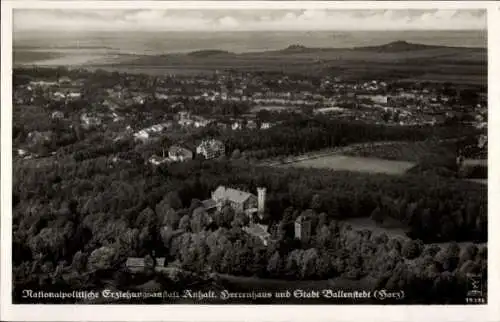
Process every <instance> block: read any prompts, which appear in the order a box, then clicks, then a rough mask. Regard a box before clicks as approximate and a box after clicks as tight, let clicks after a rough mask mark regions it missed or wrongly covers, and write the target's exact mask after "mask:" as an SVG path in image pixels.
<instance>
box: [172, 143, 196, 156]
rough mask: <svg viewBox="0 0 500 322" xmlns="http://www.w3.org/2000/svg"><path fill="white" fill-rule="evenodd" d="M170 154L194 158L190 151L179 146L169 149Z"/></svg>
mask: <svg viewBox="0 0 500 322" xmlns="http://www.w3.org/2000/svg"><path fill="white" fill-rule="evenodd" d="M168 153H169V154H172V155H176V156H181V155H183V156H192V155H193V152H191V151H189V150H188V149H185V148H183V147H180V146H178V145H173V146H171V147H170V148H169V149H168Z"/></svg>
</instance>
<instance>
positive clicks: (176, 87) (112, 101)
mask: <svg viewBox="0 0 500 322" xmlns="http://www.w3.org/2000/svg"><path fill="white" fill-rule="evenodd" d="M75 74H78V72H75ZM143 77H144V76H141V78H143ZM125 80H126V82H128V83H129V85H128V86H126V87H125V86H122V85H114V86H111V87H109V88H101V89H100V90H101V91H100V93H99V95H98V97H92V98H91V99H92V105H91V106H85V107H82V109H81V110H80V111H76V112H73V111H71V112H70V111H68V109H67V106H68V105H71V104H72V103H75V104H78V101H80V100H82V96H84V95H85V93H84V87H85V86H86V85H85V79H83V78H73V79H72V78H69V77H67V76H64V77H60V78H58V79H43V78H37V79H34V80H31V81H30V82H29V83H27V84H23V85H20V86H17V87H16V88H15V90H14V103H15V104H18V105H29V104H34V103H35V102H36V103H37V104H40V103H43V105H44V106H45V107H46V108H48V109H50V110H51V114H50V115H51V118H53V119H59V120H72V121H73V120H74V118H75V115H72V114H73V113H77V114H78V116H79V125H80V126H82V127H83V128H85V129H93V128H94V129H98V128H102V129H106V128H107V129H111V128H112V129H113V131H115V133H116V135H115V139H116V140H119V139H122V138H124V137H128V136H132V137H133V138H134V140H135V142H137V143H138V144H140V143H145V142H148V141H150V140H154V139H156V138H158V137H161V136H162V135H165V134H167V133H169V132H170V131H179V130H180V131H182V130H189V129H200V128H207V127H216V128H218V129H221V130H225V131H240V130H247V131H265V130H267V129H269V128H271V127H272V126H275V125H276V124H279V123H280V117H279V114H280V113H281V114H285V113H299V114H307V113H309V114H310V115H316V116H317V115H322V117H327V118H332V119H345V120H352V121H359V122H366V123H371V124H385V125H398V126H415V125H421V126H436V125H439V124H443V123H445V122H460V123H464V124H469V125H473V126H475V127H477V128H479V129H485V128H486V124H487V107H486V93H485V92H483V93H480V100H479V102H478V103H475V104H474V105H472V106H471V105H470V104H469V105H465V104H463V99H462V97H461V95H462V94H461V92H460V90H457V89H455V88H453V86H452V85H446V84H444V85H443V86H436V85H431V84H427V86H426V84H418V85H417V86H416V85H415V84H411V85H409V86H408V85H406V86H405V84H398V83H397V82H396V83H389V82H386V81H382V80H372V81H363V82H352V81H346V82H343V81H342V80H341V79H339V78H337V77H324V78H321V79H319V80H314V81H313V80H308V79H307V78H306V79H292V78H291V77H289V76H275V77H267V78H264V77H260V76H259V75H252V74H249V73H244V74H241V75H233V74H227V73H226V74H222V73H214V75H212V76H211V77H207V76H197V77H182V76H169V77H156V76H155V77H151V79H147V80H146V84H145V85H147V86H150V84H151V83H154V86H152V87H153V89H154V90H153V91H151V90H150V88H149V87H147V86H144V85H141V83H144V80H143V79H140V80H139V79H138V78H137V77H136V76H134V75H126V76H125ZM141 86H142V87H141ZM464 91H465V92H467V89H465V90H464ZM466 95H467V94H465V95H463V96H466ZM85 102H88V98H85ZM148 104H155V105H161V106H164V107H166V113H164V115H161V116H159V117H155V116H154V115H152V114H151V113H149V112H148V111H147V108H146V107H147V105H148ZM56 106H59V108H57V107H56ZM141 106H142V107H144V109H145V111H143V112H144V117H141V121H140V122H137V120H136V119H134V118H132V116H133V113H130V111H129V110H130V109H131V108H132V107H133V108H137V109H140V108H141ZM214 111H215V113H214ZM141 113H142V112H141ZM269 114H271V115H273V116H271V117H270V116H269ZM263 116H264V117H263ZM266 116H267V117H266ZM141 124H143V127H141ZM30 137H31V139H33V140H40V139H45V140H50V133H31V135H30ZM164 148H165V149H168V150H169V151H168V153H165V151H164V152H163V153H162V155H160V156H156V155H152V156H151V159H150V162H151V163H152V164H158V163H161V162H170V161H183V160H189V159H192V158H193V156H194V155H195V154H196V155H202V156H203V157H204V158H207V159H211V158H216V157H219V156H221V155H224V144H223V142H219V141H217V140H214V139H213V138H208V137H207V138H202V139H200V140H199V142H198V143H197V145H196V146H195V147H192V150H191V151H187V149H186V147H182V146H175V145H173V146H172V147H164ZM18 153H19V154H20V155H23V156H24V157H30V156H31V154H30V153H29V152H28V151H24V150H23V149H20V150H19V152H18ZM167 154H168V155H167Z"/></svg>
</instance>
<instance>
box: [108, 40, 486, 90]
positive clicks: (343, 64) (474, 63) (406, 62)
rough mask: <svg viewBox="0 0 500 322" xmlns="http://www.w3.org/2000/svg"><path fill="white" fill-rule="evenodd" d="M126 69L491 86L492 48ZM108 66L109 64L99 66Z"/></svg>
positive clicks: (185, 56)
mask: <svg viewBox="0 0 500 322" xmlns="http://www.w3.org/2000/svg"><path fill="white" fill-rule="evenodd" d="M116 65H119V67H120V68H123V69H125V70H130V69H140V70H142V71H149V70H150V71H151V72H152V73H155V72H158V73H163V71H162V70H169V71H170V72H171V71H172V70H175V72H176V73H198V72H213V71H214V70H219V71H224V70H234V71H245V72H279V73H289V74H303V75H315V76H319V75H332V74H334V75H336V76H338V77H341V78H343V79H346V80H350V79H351V80H359V79H367V80H370V79H387V80H405V81H430V82H454V83H457V82H460V83H463V84H481V85H485V84H486V81H487V50H486V48H467V47H447V46H430V45H423V44H415V43H409V42H406V41H395V42H391V43H388V44H384V45H379V46H370V47H353V48H310V47H306V46H303V45H301V44H293V45H290V46H288V47H286V48H283V49H281V50H268V51H261V52H245V53H232V52H229V51H224V50H216V49H209V50H199V51H193V52H190V53H175V54H174V53H168V54H163V55H136V56H133V57H130V58H127V59H122V60H121V61H120V62H119V63H118V64H115V66H116ZM98 67H106V66H102V65H101V66H98Z"/></svg>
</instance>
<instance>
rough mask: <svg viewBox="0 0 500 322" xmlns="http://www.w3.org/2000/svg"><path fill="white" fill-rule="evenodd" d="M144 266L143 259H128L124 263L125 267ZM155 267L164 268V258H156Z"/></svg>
mask: <svg viewBox="0 0 500 322" xmlns="http://www.w3.org/2000/svg"><path fill="white" fill-rule="evenodd" d="M144 265H145V264H144V258H143V257H129V258H127V262H126V263H125V266H127V267H144ZM156 266H165V257H158V258H156Z"/></svg>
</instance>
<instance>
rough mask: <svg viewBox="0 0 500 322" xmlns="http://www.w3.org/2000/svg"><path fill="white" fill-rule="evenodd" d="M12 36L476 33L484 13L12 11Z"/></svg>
mask: <svg viewBox="0 0 500 322" xmlns="http://www.w3.org/2000/svg"><path fill="white" fill-rule="evenodd" d="M13 15H14V17H13V18H14V19H13V20H14V21H13V23H14V26H13V27H14V31H15V32H16V31H19V32H20V31H53V32H55V31H266V30H268V31H287V30H290V31H306V30H307V31H314V30H340V31H341V30H481V29H486V26H487V23H486V11H485V10H471V9H460V10H449V9H441V10H416V9H411V10H402V9H397V10H338V9H337V10H331V9H320V10H309V9H308V10H281V9H279V10H241V9H234V10H221V9H203V10H186V9H184V10H182V9H169V10H159V9H154V10H116V9H107V10H106V9H101V10H83V9H15V10H14V12H13Z"/></svg>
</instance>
